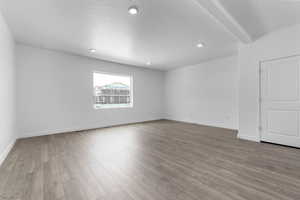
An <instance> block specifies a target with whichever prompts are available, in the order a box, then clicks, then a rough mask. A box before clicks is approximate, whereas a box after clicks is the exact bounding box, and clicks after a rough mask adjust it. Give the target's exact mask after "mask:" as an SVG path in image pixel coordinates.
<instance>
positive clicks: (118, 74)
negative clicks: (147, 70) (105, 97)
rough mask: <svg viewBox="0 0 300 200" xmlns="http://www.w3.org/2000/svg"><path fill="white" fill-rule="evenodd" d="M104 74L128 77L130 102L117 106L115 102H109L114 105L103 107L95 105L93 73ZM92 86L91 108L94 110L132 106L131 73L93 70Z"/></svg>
mask: <svg viewBox="0 0 300 200" xmlns="http://www.w3.org/2000/svg"><path fill="white" fill-rule="evenodd" d="M95 73H98V74H106V75H111V76H123V77H129V78H130V104H128V105H122V106H117V104H110V105H114V106H105V107H97V108H96V106H95V99H94V92H95V90H94V74H95ZM92 88H93V90H92V91H93V93H92V97H93V108H94V109H95V110H102V109H122V108H133V76H132V75H131V74H122V73H111V72H104V71H93V72H92Z"/></svg>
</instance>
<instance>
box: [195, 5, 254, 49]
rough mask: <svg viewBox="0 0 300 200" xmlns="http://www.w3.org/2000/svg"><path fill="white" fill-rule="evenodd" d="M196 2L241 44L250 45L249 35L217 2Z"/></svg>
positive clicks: (250, 38)
mask: <svg viewBox="0 0 300 200" xmlns="http://www.w3.org/2000/svg"><path fill="white" fill-rule="evenodd" d="M197 2H198V3H199V4H200V5H201V6H202V7H203V8H205V9H206V10H207V11H208V13H209V14H210V15H211V16H212V17H214V18H215V19H216V20H217V21H218V22H219V23H220V24H221V25H223V26H224V27H225V28H226V29H227V30H228V31H229V32H231V33H232V34H233V35H234V36H235V37H236V38H237V39H239V40H240V41H241V42H244V43H250V42H252V41H253V39H252V37H251V35H250V34H249V33H248V32H247V31H246V30H245V29H244V28H243V27H242V26H241V25H240V23H239V22H238V21H237V20H236V19H235V18H234V17H233V16H232V15H231V14H230V13H229V12H228V11H227V10H226V9H225V8H224V6H223V5H222V3H221V2H219V1H218V0H209V1H207V0H197Z"/></svg>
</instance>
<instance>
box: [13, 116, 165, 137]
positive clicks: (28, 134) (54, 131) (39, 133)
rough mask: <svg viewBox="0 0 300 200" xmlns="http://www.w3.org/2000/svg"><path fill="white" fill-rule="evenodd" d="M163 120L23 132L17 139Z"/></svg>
mask: <svg viewBox="0 0 300 200" xmlns="http://www.w3.org/2000/svg"><path fill="white" fill-rule="evenodd" d="M162 119H163V118H161V117H160V118H154V119H148V120H140V121H139V120H136V121H130V122H119V123H112V124H102V125H99V124H94V125H90V126H86V127H69V128H61V129H52V130H51V129H50V130H41V131H37V132H24V133H22V134H21V135H20V137H19V138H30V137H37V136H45V135H54V134H59V133H68V132H76V131H87V130H92V129H100V128H109V127H113V126H121V125H129V124H135V123H143V122H151V121H157V120H162Z"/></svg>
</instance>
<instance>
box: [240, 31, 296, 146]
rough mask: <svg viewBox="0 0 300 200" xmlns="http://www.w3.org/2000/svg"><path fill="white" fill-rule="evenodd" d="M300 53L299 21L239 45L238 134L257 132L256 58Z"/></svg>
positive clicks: (255, 134)
mask: <svg viewBox="0 0 300 200" xmlns="http://www.w3.org/2000/svg"><path fill="white" fill-rule="evenodd" d="M291 55H300V25H297V26H293V27H290V28H286V29H284V30H280V31H277V32H274V33H271V34H269V35H266V36H265V37H263V38H261V39H259V40H257V41H256V42H254V43H251V44H247V45H240V48H239V71H240V81H239V137H240V138H244V139H249V140H254V141H259V140H260V135H259V130H258V127H259V62H260V61H263V60H269V59H274V58H280V57H285V56H291Z"/></svg>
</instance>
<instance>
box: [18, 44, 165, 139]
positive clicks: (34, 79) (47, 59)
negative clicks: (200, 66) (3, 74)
mask: <svg viewBox="0 0 300 200" xmlns="http://www.w3.org/2000/svg"><path fill="white" fill-rule="evenodd" d="M16 55H17V92H18V99H17V114H18V116H19V117H18V126H19V132H20V137H28V136H36V135H43V134H51V133H57V132H65V131H73V130H82V129H88V128H97V127H104V126H110V125H117V124H124V123H132V122H140V121H147V120H155V119H161V118H163V112H164V110H163V85H164V72H162V71H157V70H156V71H155V70H149V69H143V68H137V67H130V66H125V65H121V64H116V63H109V62H104V61H100V60H96V59H89V58H86V57H81V56H76V55H71V54H66V53H62V52H58V51H51V50H45V49H39V48H33V47H29V46H26V45H21V44H18V45H17V46H16ZM93 71H104V72H111V73H121V74H129V75H132V76H133V87H134V89H133V98H134V107H133V108H121V109H100V110H94V108H93V79H92V78H93V77H92V72H93Z"/></svg>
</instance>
